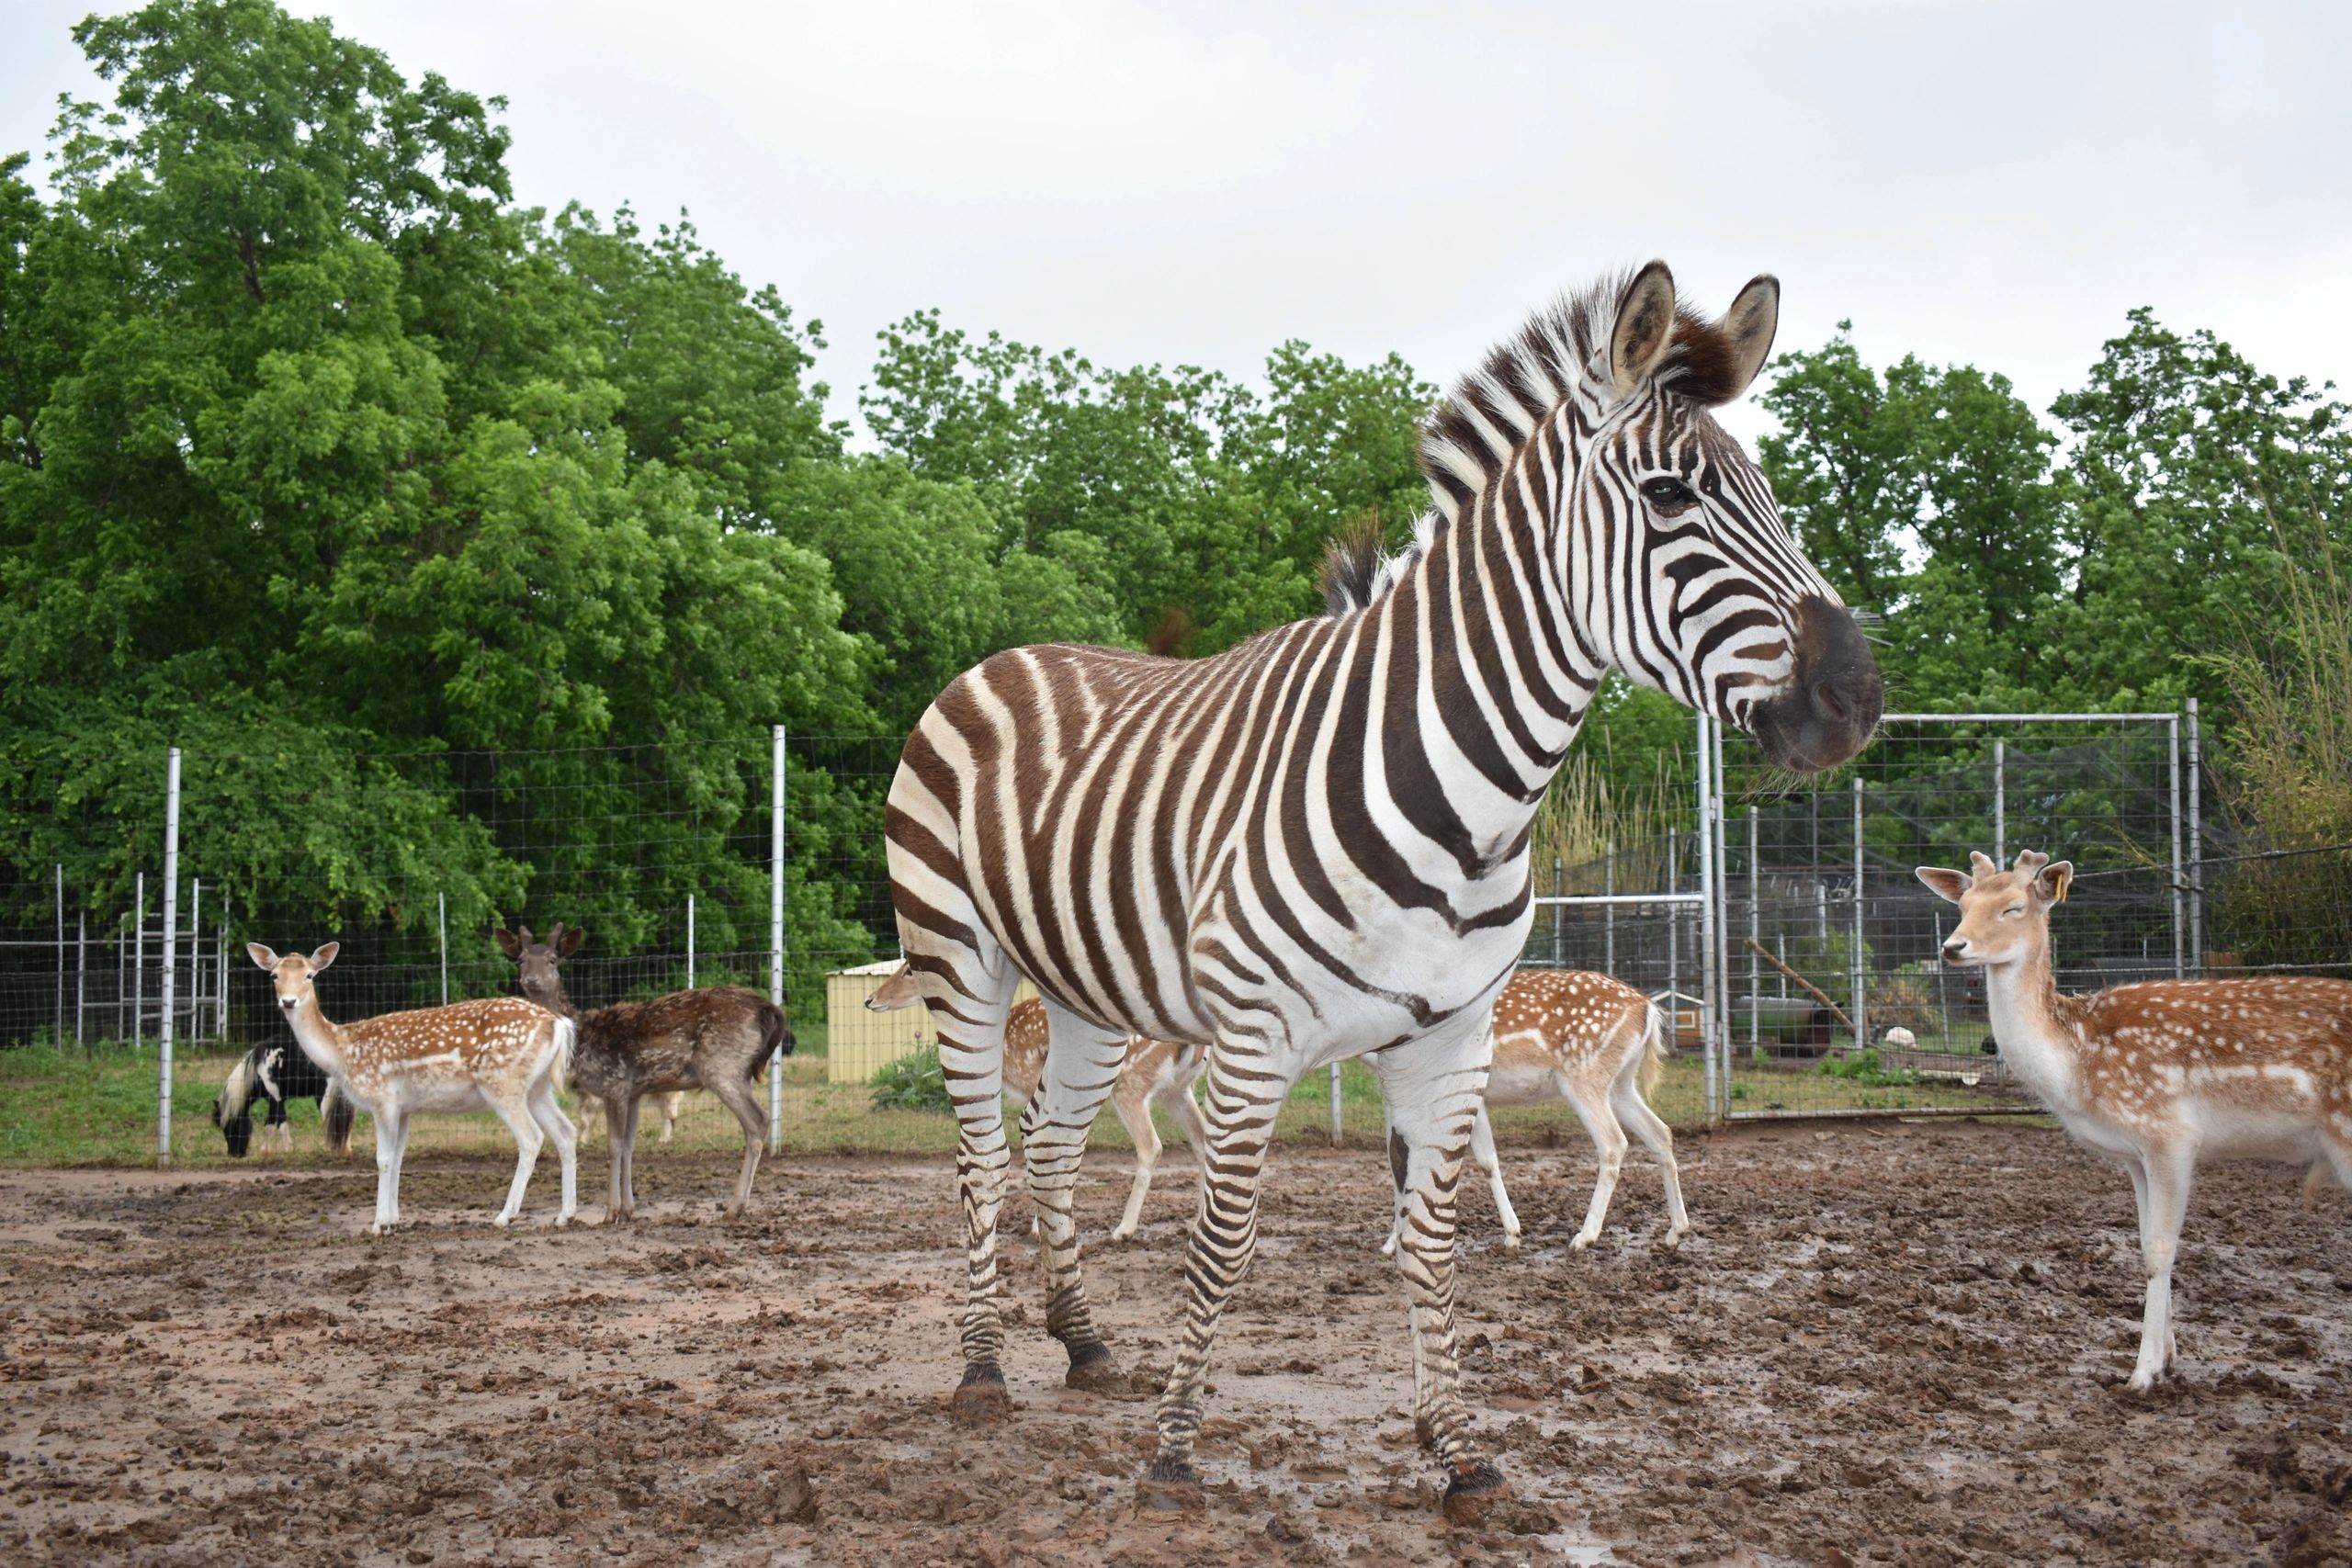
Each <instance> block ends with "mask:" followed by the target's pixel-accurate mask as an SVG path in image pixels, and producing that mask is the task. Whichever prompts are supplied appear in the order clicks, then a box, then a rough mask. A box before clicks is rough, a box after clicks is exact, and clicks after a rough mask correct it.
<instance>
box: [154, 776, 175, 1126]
mask: <svg viewBox="0 0 2352 1568" xmlns="http://www.w3.org/2000/svg"><path fill="white" fill-rule="evenodd" d="M179 881H180V749H179V748H178V747H176V746H175V747H173V748H172V749H171V752H170V755H169V759H168V761H165V763H164V1016H163V1022H162V1027H161V1029H160V1030H159V1031H158V1032H157V1033H156V1041H157V1046H158V1048H157V1053H156V1058H155V1060H156V1065H157V1070H156V1078H155V1163H156V1164H157V1165H158V1166H161V1167H165V1168H168V1167H169V1166H170V1165H171V1163H172V982H173V980H174V979H175V977H176V976H175V974H174V970H175V967H176V966H175V964H174V963H173V959H174V958H175V956H176V954H175V953H174V952H173V951H172V950H173V947H174V946H175V938H176V936H177V934H178V933H177V931H176V929H175V923H174V922H175V921H176V920H177V919H178V918H179V912H180V911H179Z"/></svg>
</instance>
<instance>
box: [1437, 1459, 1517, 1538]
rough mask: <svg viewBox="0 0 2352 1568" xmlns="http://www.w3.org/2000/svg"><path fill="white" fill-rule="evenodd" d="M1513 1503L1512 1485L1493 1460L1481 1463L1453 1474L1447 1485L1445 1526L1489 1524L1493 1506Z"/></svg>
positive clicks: (1478, 1462) (1481, 1461)
mask: <svg viewBox="0 0 2352 1568" xmlns="http://www.w3.org/2000/svg"><path fill="white" fill-rule="evenodd" d="M1509 1501H1510V1482H1508V1481H1505V1480H1504V1479H1503V1472H1501V1471H1499V1470H1498V1469H1496V1468H1495V1465H1494V1461H1491V1460H1483V1459H1482V1460H1479V1461H1477V1462H1476V1463H1475V1464H1470V1465H1466V1466H1464V1468H1462V1469H1460V1470H1457V1471H1455V1472H1453V1480H1451V1481H1449V1482H1447V1483H1445V1504H1444V1508H1445V1522H1446V1523H1447V1524H1450V1525H1481V1524H1484V1523H1486V1522H1487V1516H1488V1515H1489V1514H1490V1513H1491V1512H1492V1511H1493V1507H1494V1505H1496V1504H1498V1503H1507V1502H1509Z"/></svg>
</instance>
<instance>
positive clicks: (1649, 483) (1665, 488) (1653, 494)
mask: <svg viewBox="0 0 2352 1568" xmlns="http://www.w3.org/2000/svg"><path fill="white" fill-rule="evenodd" d="M1642 494H1643V495H1644V496H1645V497H1647V498H1648V500H1649V503H1650V504H1651V505H1652V506H1655V507H1657V508H1659V509H1661V510H1663V511H1668V512H1679V511H1681V510H1682V509H1683V508H1684V507H1686V506H1695V505H1697V504H1698V501H1699V498H1698V497H1697V496H1695V495H1693V494H1691V487H1690V486H1689V485H1687V484H1684V483H1683V482H1682V481H1681V480H1680V479H1676V478H1674V477H1673V476H1672V475H1671V474H1660V475H1659V476H1658V477H1657V478H1656V479H1644V480H1643V481H1642Z"/></svg>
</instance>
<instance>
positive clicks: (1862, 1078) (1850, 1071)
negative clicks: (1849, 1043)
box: [1816, 1045, 1919, 1089]
mask: <svg viewBox="0 0 2352 1568" xmlns="http://www.w3.org/2000/svg"><path fill="white" fill-rule="evenodd" d="M1816 1070H1818V1071H1820V1072H1822V1073H1825V1074H1826V1075H1827V1076H1829V1077H1833V1078H1844V1079H1846V1080H1847V1081H1849V1083H1858V1084H1863V1085H1867V1086H1869V1087H1871V1088H1873V1089H1876V1088H1883V1087H1885V1086H1887V1085H1896V1086H1901V1087H1908V1086H1909V1085H1912V1084H1916V1083H1917V1082H1918V1081H1919V1075H1918V1074H1917V1073H1915V1072H1913V1071H1912V1070H1911V1069H1910V1068H1908V1067H1896V1068H1894V1069H1893V1070H1889V1069H1888V1067H1887V1066H1886V1063H1885V1061H1884V1060H1883V1058H1882V1057H1881V1056H1880V1055H1879V1054H1878V1051H1877V1048H1876V1047H1874V1046H1867V1045H1866V1046H1864V1047H1863V1048H1862V1049H1861V1050H1860V1051H1857V1052H1855V1053H1854V1054H1853V1055H1850V1056H1849V1057H1847V1058H1846V1059H1845V1060H1843V1061H1835V1060H1833V1061H1826V1062H1824V1063H1822V1064H1821V1066H1820V1067H1819V1068H1818V1069H1816Z"/></svg>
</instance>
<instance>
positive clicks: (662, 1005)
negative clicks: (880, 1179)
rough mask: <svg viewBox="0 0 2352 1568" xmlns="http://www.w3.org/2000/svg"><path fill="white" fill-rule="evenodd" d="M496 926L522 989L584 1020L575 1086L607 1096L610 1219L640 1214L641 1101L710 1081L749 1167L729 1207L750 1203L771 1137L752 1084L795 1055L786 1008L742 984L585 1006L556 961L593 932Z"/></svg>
mask: <svg viewBox="0 0 2352 1568" xmlns="http://www.w3.org/2000/svg"><path fill="white" fill-rule="evenodd" d="M492 935H493V936H495V937H496V938H497V939H498V945H499V947H500V948H501V949H502V950H503V952H504V953H505V954H506V956H507V957H509V958H511V959H513V960H514V961H515V963H516V964H518V965H520V966H521V969H522V982H523V995H524V996H526V997H527V998H530V999H531V1000H532V1001H535V1002H537V1003H538V1004H539V1005H540V1006H541V1007H544V1008H546V1009H547V1010H549V1011H550V1012H553V1013H556V1014H558V1015H559V1016H560V1017H563V1018H569V1019H571V1020H573V1021H576V1022H577V1023H578V1025H579V1028H580V1038H579V1043H577V1044H576V1045H575V1046H574V1047H573V1050H572V1055H571V1081H572V1085H573V1087H574V1088H576V1089H578V1090H579V1091H580V1092H581V1093H582V1094H592V1095H594V1096H595V1097H596V1098H597V1099H598V1100H603V1101H604V1103H605V1133H606V1135H607V1138H608V1141H609V1142H610V1143H611V1145H612V1180H611V1185H610V1197H609V1200H608V1202H607V1206H606V1209H605V1216H606V1218H607V1220H608V1221H624V1220H627V1219H628V1218H629V1217H630V1216H631V1215H633V1214H634V1213H636V1212H637V1188H636V1174H637V1172H636V1165H637V1111H638V1102H639V1100H641V1099H643V1097H645V1096H646V1095H649V1094H668V1093H671V1092H673V1091H675V1090H678V1089H708V1090H709V1091H710V1092H711V1093H712V1094H714V1095H716V1096H718V1102H719V1103H720V1104H721V1105H724V1106H725V1107H727V1109H728V1110H729V1111H733V1112H734V1113H735V1120H736V1121H737V1122H741V1124H742V1128H743V1171H742V1174H741V1176H740V1177H738V1178H737V1179H736V1182H735V1201H734V1202H732V1203H731V1204H729V1206H728V1213H742V1211H743V1206H744V1205H745V1204H747V1203H749V1202H750V1201H752V1177H753V1176H755V1175H757V1174H758V1172H759V1168H760V1145H761V1143H762V1142H763V1140H764V1139H765V1137H766V1135H767V1113H766V1112H765V1111H763V1109H762V1108H761V1105H760V1101H759V1097H758V1096H757V1095H756V1094H754V1093H753V1092H752V1086H753V1085H755V1084H757V1083H758V1082H759V1081H760V1073H761V1069H762V1068H763V1067H764V1066H766V1065H767V1060H768V1057H769V1055H771V1054H772V1053H774V1052H775V1051H776V1050H777V1049H779V1048H781V1049H782V1050H783V1052H784V1054H785V1055H787V1056H788V1055H791V1054H792V1044H793V1041H792V1030H791V1028H790V1026H789V1025H787V1024H786V1022H785V1019H784V1011H783V1010H782V1009H780V1008H778V1007H777V1006H776V1005H775V1003H774V1002H771V1001H770V1000H768V999H767V998H765V997H763V996H762V995H760V994H759V993H758V992H757V991H752V990H747V989H745V988H744V987H741V986H705V987H699V988H697V989H695V990H691V991H673V992H671V993H670V994H669V995H668V996H666V997H656V998H653V999H652V1000H651V1001H650V1002H616V1003H614V1004H613V1005H612V1006H611V1007H606V1008H598V1009H596V1010H594V1011H592V1012H582V1011H580V1010H578V1009H576V1008H574V1007H573V1006H572V1005H571V998H570V997H568V996H566V995H565V994H564V989H563V976H562V974H561V973H560V965H561V964H562V963H563V961H564V960H565V959H567V958H569V957H571V955H572V954H573V953H577V952H579V951H580V944H581V942H582V941H584V940H585V939H586V937H587V935H588V933H587V931H584V930H582V929H581V928H579V927H576V926H575V927H573V928H572V929H571V930H569V931H567V930H565V929H564V925H563V922H562V921H560V920H558V921H557V922H556V923H555V926H554V927H553V929H551V930H550V931H548V940H547V941H545V942H535V941H533V940H532V937H531V928H530V927H528V926H521V927H518V928H516V929H515V930H514V931H503V930H501V931H494V932H492Z"/></svg>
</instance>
